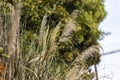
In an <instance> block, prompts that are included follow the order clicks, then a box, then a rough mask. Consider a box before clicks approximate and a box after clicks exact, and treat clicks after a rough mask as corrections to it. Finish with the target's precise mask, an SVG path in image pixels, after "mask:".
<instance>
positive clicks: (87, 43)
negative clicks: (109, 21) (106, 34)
mask: <svg viewBox="0 0 120 80" xmlns="http://www.w3.org/2000/svg"><path fill="white" fill-rule="evenodd" d="M103 3H104V1H103V0H86V1H85V0H36V1H34V0H1V1H0V55H1V58H0V59H1V60H0V70H1V71H0V73H1V80H91V79H93V78H94V76H95V75H94V72H90V69H89V67H90V66H92V65H96V64H97V63H99V61H100V50H99V43H98V40H99V39H101V35H103V34H102V31H100V30H99V28H98V26H99V24H100V22H101V21H102V20H103V18H104V17H105V15H106V12H105V10H104V4H103Z"/></svg>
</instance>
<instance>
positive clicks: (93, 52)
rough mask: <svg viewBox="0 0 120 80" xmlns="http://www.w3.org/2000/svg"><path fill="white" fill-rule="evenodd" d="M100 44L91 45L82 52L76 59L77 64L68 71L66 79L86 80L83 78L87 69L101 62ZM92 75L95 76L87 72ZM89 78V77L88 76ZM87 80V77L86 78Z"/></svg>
mask: <svg viewBox="0 0 120 80" xmlns="http://www.w3.org/2000/svg"><path fill="white" fill-rule="evenodd" d="M99 48H100V46H91V47H89V48H88V49H86V50H85V51H83V52H82V53H81V55H79V56H78V57H77V58H76V59H75V61H74V62H75V65H74V66H73V67H72V68H71V69H70V70H69V71H68V73H67V74H66V80H78V79H79V80H84V79H82V77H83V75H84V74H86V72H85V70H86V69H87V68H88V67H89V66H91V65H94V64H97V63H99V61H100V50H99ZM87 75H88V76H90V75H91V76H90V77H91V79H92V78H93V77H94V76H93V75H92V74H89V73H88V74H87ZM86 78H87V77H86ZM85 80H86V79H85Z"/></svg>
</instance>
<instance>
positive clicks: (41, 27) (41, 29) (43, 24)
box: [38, 14, 48, 46]
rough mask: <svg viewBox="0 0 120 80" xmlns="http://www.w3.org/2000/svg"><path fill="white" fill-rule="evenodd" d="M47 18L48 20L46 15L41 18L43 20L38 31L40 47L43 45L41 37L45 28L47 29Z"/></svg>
mask: <svg viewBox="0 0 120 80" xmlns="http://www.w3.org/2000/svg"><path fill="white" fill-rule="evenodd" d="M47 18H48V15H47V14H45V15H44V16H43V19H42V22H41V26H40V30H39V42H38V43H39V46H41V45H42V44H43V37H44V36H45V35H44V32H45V31H46V28H47V27H48V25H47V22H48V21H47Z"/></svg>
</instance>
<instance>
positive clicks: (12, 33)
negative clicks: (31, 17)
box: [5, 2, 22, 80]
mask: <svg viewBox="0 0 120 80" xmlns="http://www.w3.org/2000/svg"><path fill="white" fill-rule="evenodd" d="M9 8H10V10H11V11H10V12H11V14H10V30H9V33H8V45H7V47H8V52H7V53H8V54H9V56H10V58H9V60H8V63H7V69H8V70H6V74H5V76H6V79H8V80H12V79H13V76H15V75H16V74H17V73H16V74H15V72H16V70H17V69H15V68H16V67H15V65H16V63H15V61H14V60H16V58H17V57H16V53H15V52H16V44H17V42H16V40H17V33H19V32H17V31H18V30H19V23H20V16H21V15H20V13H21V8H22V3H20V2H18V3H16V4H15V5H14V6H13V5H12V4H9Z"/></svg>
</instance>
